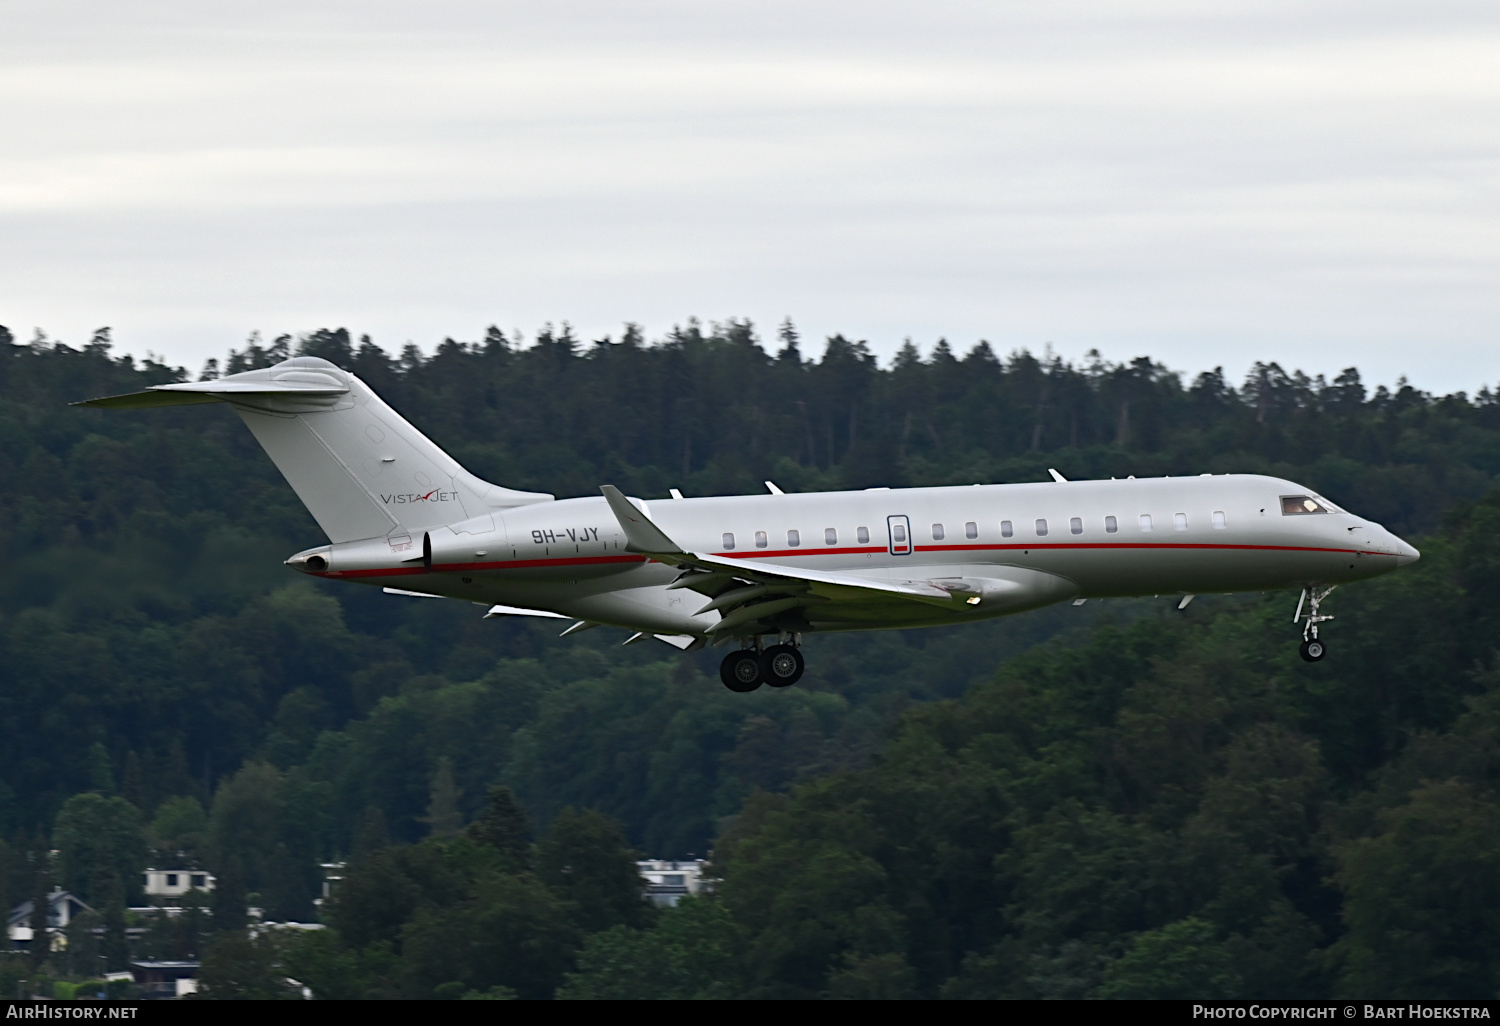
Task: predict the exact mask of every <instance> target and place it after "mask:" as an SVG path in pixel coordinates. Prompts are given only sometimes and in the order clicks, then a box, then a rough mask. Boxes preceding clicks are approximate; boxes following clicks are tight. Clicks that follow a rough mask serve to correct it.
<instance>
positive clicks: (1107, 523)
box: [1104, 517, 1120, 534]
mask: <svg viewBox="0 0 1500 1026" xmlns="http://www.w3.org/2000/svg"><path fill="white" fill-rule="evenodd" d="M1119 530H1120V522H1119V521H1118V520H1116V519H1115V518H1114V517H1105V518H1104V533H1105V534H1115V533H1117V532H1118V531H1119Z"/></svg>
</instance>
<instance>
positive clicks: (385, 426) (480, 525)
mask: <svg viewBox="0 0 1500 1026" xmlns="http://www.w3.org/2000/svg"><path fill="white" fill-rule="evenodd" d="M211 402H223V403H228V404H229V406H230V407H231V408H233V410H234V411H235V413H237V414H239V416H240V417H241V419H243V420H244V422H245V423H246V424H247V425H248V426H249V428H250V430H251V431H252V432H254V434H255V437H256V439H257V440H259V442H260V444H261V445H262V446H263V447H264V448H265V450H266V453H267V454H268V455H269V456H270V457H271V459H272V460H273V461H274V462H275V464H276V466H277V467H278V468H279V469H280V470H281V472H282V474H283V475H285V477H286V479H287V482H288V483H289V484H290V485H291V486H292V488H293V490H294V491H296V493H297V496H298V498H300V499H301V500H302V501H303V503H305V504H306V506H307V508H308V511H309V512H311V513H312V515H313V518H314V519H315V520H316V521H317V522H318V525H319V526H320V527H321V528H322V529H323V532H324V533H325V534H326V535H327V536H328V540H329V544H327V545H320V546H318V547H317V548H312V549H308V550H306V551H305V552H299V553H297V554H296V555H295V556H293V557H292V558H291V559H289V560H287V561H286V562H287V564H288V565H289V566H292V567H294V568H296V569H297V570H300V571H301V572H303V573H306V574H310V575H312V576H315V577H323V578H328V579H333V580H347V581H357V582H359V583H361V584H370V585H375V586H378V587H383V588H384V589H385V590H386V591H388V592H392V593H395V594H402V595H418V596H438V597H446V598H457V599H465V600H468V601H471V602H478V603H482V604H484V605H486V606H488V607H489V613H488V614H487V615H494V616H504V615H529V616H551V617H561V618H570V619H572V620H573V621H574V623H573V624H572V625H571V626H569V627H568V628H567V629H566V630H564V631H563V632H562V633H563V634H572V633H575V632H577V631H581V630H586V629H588V628H591V627H596V626H599V625H608V626H612V627H622V628H625V629H627V630H630V631H633V632H634V633H633V634H632V636H631V638H630V640H629V641H628V642H626V643H627V644H630V643H632V642H636V641H641V640H644V639H648V638H657V639H660V640H661V641H665V642H667V643H669V644H671V645H674V646H676V647H678V648H681V649H697V648H701V647H703V646H705V645H707V644H709V643H713V644H719V643H724V642H737V645H736V649H735V650H734V651H731V652H730V654H729V655H728V656H726V657H725V659H724V661H723V663H722V665H721V667H720V674H721V676H722V678H723V681H724V683H725V685H726V686H728V687H729V688H730V689H731V690H734V691H741V692H744V691H753V690H754V689H755V688H757V687H759V686H760V685H761V684H763V683H764V684H769V685H771V686H773V687H784V686H786V685H789V684H794V683H796V681H797V680H798V678H800V677H801V675H802V669H803V659H802V653H801V651H800V649H801V645H802V638H803V636H804V635H805V634H809V633H813V632H818V631H860V630H883V629H888V628H902V627H931V626H938V625H947V624H957V623H965V622H968V621H971V620H981V619H986V618H988V617H994V616H1004V615H1006V614H1009V613H1019V612H1022V611H1024V610H1028V609H1036V608H1038V607H1041V606H1046V605H1051V604H1053V603H1055V602H1066V601H1072V602H1073V603H1074V604H1081V603H1082V602H1084V601H1085V600H1087V599H1091V598H1105V597H1110V596H1130V595H1137V596H1140V595H1172V596H1181V599H1180V607H1185V606H1186V605H1187V603H1188V602H1190V601H1191V600H1192V598H1193V596H1194V595H1197V594H1202V593H1206V592H1236V591H1261V590H1267V589H1280V588H1300V589H1301V598H1300V599H1299V600H1298V603H1297V611H1296V613H1295V614H1294V616H1293V621H1294V622H1297V623H1301V624H1302V626H1303V641H1302V647H1301V653H1302V656H1303V658H1304V659H1307V660H1309V661H1317V660H1319V659H1322V658H1323V656H1324V654H1325V651H1326V649H1325V646H1324V642H1323V641H1322V640H1320V639H1319V637H1318V625H1319V624H1320V623H1323V622H1325V621H1327V620H1330V619H1332V617H1330V616H1328V615H1326V614H1324V613H1322V612H1321V611H1320V606H1321V604H1322V602H1323V601H1324V600H1325V599H1326V598H1327V597H1328V594H1329V593H1330V592H1331V591H1333V589H1334V588H1335V587H1337V586H1338V585H1339V584H1343V583H1345V582H1348V581H1356V580H1361V579H1364V578H1367V577H1375V576H1377V575H1379V574H1384V573H1389V572H1390V571H1392V570H1394V569H1396V568H1397V567H1398V566H1402V565H1404V564H1406V563H1410V562H1413V561H1414V560H1416V559H1417V558H1418V555H1419V554H1418V552H1417V550H1416V549H1414V548H1412V547H1411V546H1410V545H1408V544H1407V543H1406V542H1404V541H1402V540H1401V539H1400V538H1397V537H1396V536H1395V535H1393V534H1391V533H1390V532H1389V531H1387V530H1386V529H1385V528H1383V527H1381V526H1380V525H1379V524H1375V523H1371V522H1370V521H1368V520H1364V519H1361V518H1360V517H1358V516H1355V515H1354V514H1352V513H1349V512H1346V511H1345V510H1342V509H1340V508H1339V507H1337V506H1336V505H1334V504H1333V503H1332V502H1329V501H1328V500H1327V499H1325V498H1323V497H1322V496H1320V495H1317V494H1316V493H1314V492H1313V491H1312V490H1311V489H1308V488H1305V487H1303V486H1301V485H1298V484H1295V483H1293V482H1291V481H1284V480H1281V479H1278V478H1274V477H1263V476H1259V475H1249V474H1226V475H1222V476H1210V475H1207V474H1205V475H1202V476H1200V477H1186V478H1152V479H1144V480H1137V479H1135V478H1127V479H1125V480H1114V479H1111V480H1109V481H1067V480H1064V478H1063V477H1062V475H1061V474H1059V473H1057V471H1055V470H1054V471H1052V472H1051V476H1052V480H1051V481H1050V482H1046V483H1038V484H1008V485H974V486H972V487H945V488H901V489H890V488H871V489H866V490H864V491H854V492H819V493H812V494H793V495H788V494H784V493H783V492H782V491H781V490H780V489H779V488H777V487H776V486H775V485H774V484H771V483H770V482H767V483H766V484H767V488H768V490H769V491H768V494H765V495H736V496H725V497H714V498H699V499H689V498H683V497H682V495H681V494H680V493H679V492H677V491H676V490H675V489H674V490H673V492H672V498H671V499H669V500H653V501H652V502H650V503H647V502H646V501H644V500H642V499H632V498H627V497H626V496H625V495H623V494H621V493H620V491H619V490H618V489H616V488H614V487H613V486H611V485H603V486H602V487H601V488H600V491H601V492H602V493H603V494H602V495H600V496H594V497H584V498H577V499H556V498H554V497H553V496H551V495H547V494H545V493H540V492H522V491H515V490H513V489H510V488H502V487H500V486H498V485H493V484H489V483H488V482H486V481H482V480H480V479H479V478H477V477H475V476H474V475H473V474H470V473H469V472H468V471H466V470H464V468H463V467H461V466H459V465H458V463H457V462H456V461H454V459H453V458H452V457H450V456H449V455H448V454H447V453H445V452H443V450H441V449H439V448H438V447H437V446H436V445H434V444H433V443H432V442H431V441H429V440H428V439H427V438H426V436H424V435H423V434H422V433H421V432H420V431H418V430H416V428H414V427H412V426H411V425H410V424H409V423H407V422H406V421H405V420H404V419H403V418H402V417H401V416H400V415H399V414H397V413H396V412H395V411H394V410H392V409H391V408H390V407H389V406H387V405H386V404H385V403H383V402H382V401H381V400H380V398H379V397H378V396H376V395H375V393H374V392H372V391H371V390H370V388H369V387H368V386H367V385H365V384H364V382H362V381H360V380H359V379H358V378H357V377H355V376H354V375H352V374H349V373H348V372H346V371H343V370H341V369H339V368H338V367H336V366H334V365H333V364H331V363H329V362H328V361H326V360H321V359H317V358H315V357H297V358H295V359H291V360H286V361H284V362H282V363H279V364H277V365H276V366H274V367H269V368H265V369H263V370H253V371H246V372H244V373H240V374H231V375H228V376H227V377H223V378H220V379H218V380H216V381H199V382H191V383H183V384H172V385H157V386H155V387H153V388H151V389H149V390H147V391H145V392H136V393H133V394H130V395H121V396H111V397H108V398H103V399H93V400H89V401H88V402H85V403H79V404H77V405H82V406H97V407H103V408H106V409H135V408H143V407H154V406H175V405H180V404H187V403H211Z"/></svg>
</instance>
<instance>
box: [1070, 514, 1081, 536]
mask: <svg viewBox="0 0 1500 1026" xmlns="http://www.w3.org/2000/svg"><path fill="white" fill-rule="evenodd" d="M1068 530H1070V531H1072V532H1073V533H1074V534H1082V533H1083V518H1082V517H1074V518H1073V519H1072V520H1069V521H1068Z"/></svg>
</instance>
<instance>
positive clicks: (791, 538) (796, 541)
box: [786, 531, 802, 549]
mask: <svg viewBox="0 0 1500 1026" xmlns="http://www.w3.org/2000/svg"><path fill="white" fill-rule="evenodd" d="M801 544H802V534H801V532H799V531H788V532H787V533H786V545H787V548H789V549H795V548H797V546H799V545H801Z"/></svg>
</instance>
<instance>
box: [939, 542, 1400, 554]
mask: <svg viewBox="0 0 1500 1026" xmlns="http://www.w3.org/2000/svg"><path fill="white" fill-rule="evenodd" d="M993 549H1241V550H1249V551H1252V552H1349V553H1353V554H1355V555H1359V553H1360V550H1359V549H1325V548H1318V547H1317V546H1312V545H1223V544H1210V543H1197V542H1038V543H1036V544H1032V543H1030V542H1021V543H1018V544H1012V545H918V546H917V551H918V552H969V551H978V550H993ZM1365 555H1367V556H1394V555H1395V553H1394V552H1366V553H1365Z"/></svg>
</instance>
